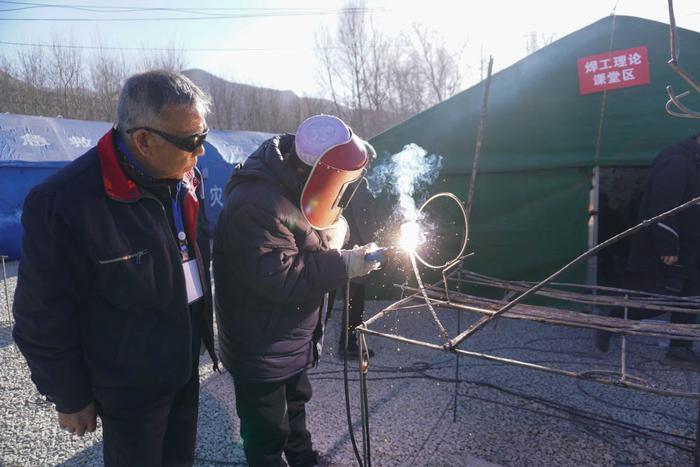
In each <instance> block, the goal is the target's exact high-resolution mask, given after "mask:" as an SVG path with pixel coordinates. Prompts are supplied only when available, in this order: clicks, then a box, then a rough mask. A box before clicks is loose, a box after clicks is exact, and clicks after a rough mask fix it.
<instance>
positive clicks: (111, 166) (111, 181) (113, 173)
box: [97, 130, 141, 201]
mask: <svg viewBox="0 0 700 467" xmlns="http://www.w3.org/2000/svg"><path fill="white" fill-rule="evenodd" d="M115 131H116V130H109V131H108V132H107V134H105V135H104V136H103V137H102V138H100V141H99V142H98V143H97V155H98V156H99V158H100V166H101V168H102V182H103V183H104V186H105V193H107V196H109V197H110V198H112V199H116V200H118V201H136V200H137V199H139V198H141V190H140V189H139V187H138V185H136V183H134V181H133V180H131V179H130V178H128V177H127V176H126V174H125V173H124V169H122V166H121V164H119V160H118V159H117V151H116V149H115V145H114V134H115Z"/></svg>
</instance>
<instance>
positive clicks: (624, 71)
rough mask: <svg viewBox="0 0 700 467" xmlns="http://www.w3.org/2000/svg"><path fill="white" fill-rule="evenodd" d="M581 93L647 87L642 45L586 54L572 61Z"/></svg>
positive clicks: (647, 58) (647, 81)
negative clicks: (574, 62)
mask: <svg viewBox="0 0 700 467" xmlns="http://www.w3.org/2000/svg"><path fill="white" fill-rule="evenodd" d="M576 65H577V67H578V85H579V89H580V91H581V94H582V95H583V94H590V93H593V92H601V91H605V90H606V89H607V90H610V89H620V88H629V87H631V86H640V85H642V84H649V82H650V79H649V55H648V53H647V48H646V46H642V47H634V48H632V49H625V50H616V51H614V52H609V53H604V54H599V55H589V56H588V57H582V58H579V59H578V60H576Z"/></svg>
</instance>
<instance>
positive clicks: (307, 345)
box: [213, 134, 347, 382]
mask: <svg viewBox="0 0 700 467" xmlns="http://www.w3.org/2000/svg"><path fill="white" fill-rule="evenodd" d="M293 146H294V136H293V135H288V134H285V135H280V136H276V137H274V138H272V139H270V140H267V141H266V142H264V143H263V144H262V145H261V146H260V148H258V150H257V151H256V152H255V153H253V154H252V155H251V156H250V157H249V158H248V159H247V160H246V161H245V163H244V164H243V165H242V166H240V167H239V168H237V169H236V170H235V171H234V173H233V174H232V176H231V179H230V181H229V183H228V185H227V187H226V203H225V206H224V208H223V210H222V212H221V216H220V217H219V221H218V225H217V229H216V234H215V240H214V250H213V263H214V282H215V285H216V291H215V308H216V315H217V323H218V333H219V344H220V355H221V359H222V362H223V364H224V367H225V368H226V369H228V370H229V371H230V372H231V373H232V374H233V375H234V376H235V377H236V378H239V379H240V380H242V381H247V382H274V381H282V380H284V379H287V378H289V377H291V376H294V375H295V374H297V373H299V372H301V371H303V370H304V369H307V368H310V367H311V366H313V365H314V364H315V363H316V362H317V361H318V356H319V354H320V347H321V345H322V335H323V323H324V320H325V317H324V316H323V315H324V312H325V308H326V307H325V304H326V300H327V292H329V291H331V290H334V289H336V288H338V287H340V286H341V285H342V284H344V282H345V281H346V280H347V273H346V270H345V264H344V262H343V260H342V258H341V256H340V254H339V252H338V251H337V250H332V249H329V247H328V243H327V239H326V238H325V236H324V234H323V232H319V231H316V230H314V229H313V228H312V227H311V226H310V225H309V223H308V222H307V221H306V219H305V218H304V216H303V215H302V213H301V211H300V210H299V197H300V194H301V190H302V188H303V183H304V179H303V177H302V176H300V175H299V174H298V173H297V172H296V171H295V169H294V167H293V165H292V163H291V160H290V159H291V155H290V152H291V151H292V150H293V149H292V148H293Z"/></svg>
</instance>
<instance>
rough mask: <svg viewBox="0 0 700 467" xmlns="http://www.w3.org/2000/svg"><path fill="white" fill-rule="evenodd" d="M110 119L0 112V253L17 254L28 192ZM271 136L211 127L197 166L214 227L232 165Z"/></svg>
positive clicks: (105, 127) (83, 146)
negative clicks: (204, 152)
mask: <svg viewBox="0 0 700 467" xmlns="http://www.w3.org/2000/svg"><path fill="white" fill-rule="evenodd" d="M110 127H111V124H110V123H106V122H89V121H83V120H68V119H63V118H47V117H36V116H28V115H13V114H0V180H1V181H2V183H0V255H7V256H9V257H10V258H11V259H17V258H19V254H20V244H21V238H22V227H21V224H20V216H21V214H22V203H23V202H24V197H25V196H26V195H27V193H29V190H30V189H31V188H32V187H33V186H34V185H36V184H37V183H39V182H41V181H42V180H44V179H45V178H46V177H48V176H49V175H51V174H52V173H54V172H56V171H57V170H58V169H59V168H61V167H63V166H64V165H66V164H68V163H69V162H70V161H72V160H74V159H76V158H77V157H78V156H80V155H82V154H84V153H85V152H86V151H87V150H88V149H89V148H91V147H93V146H94V145H96V144H97V141H98V140H99V139H100V138H101V137H102V135H104V134H105V133H106V132H107V131H108V130H109V128H110ZM270 136H272V135H270V134H268V133H260V132H253V131H212V132H210V133H209V136H208V138H207V143H206V144H205V146H204V147H205V150H206V155H205V156H204V157H202V158H200V159H199V162H198V167H199V169H200V170H201V171H202V175H203V176H204V188H205V190H206V197H207V199H206V205H205V209H206V214H207V217H208V218H209V223H210V228H211V229H212V230H213V228H214V226H215V225H216V221H217V219H218V218H219V213H220V212H221V208H222V207H223V189H224V186H225V185H226V181H227V180H228V177H229V175H230V173H231V170H232V169H233V165H234V164H237V163H239V162H242V161H244V160H245V158H246V157H247V156H248V155H249V154H250V153H251V152H253V151H254V150H255V149H256V148H257V147H258V145H259V144H260V143H261V142H263V141H264V140H266V139H267V138H269V137H270Z"/></svg>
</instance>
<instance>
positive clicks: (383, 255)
mask: <svg viewBox="0 0 700 467" xmlns="http://www.w3.org/2000/svg"><path fill="white" fill-rule="evenodd" d="M398 252H399V249H398V248H395V247H383V248H378V249H376V250H374V251H372V252H370V253H367V254H366V255H365V261H376V262H378V263H379V264H380V268H383V267H384V266H386V264H387V263H388V262H389V260H390V259H392V258H393V257H394V256H396V255H397V254H398Z"/></svg>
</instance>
